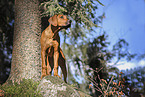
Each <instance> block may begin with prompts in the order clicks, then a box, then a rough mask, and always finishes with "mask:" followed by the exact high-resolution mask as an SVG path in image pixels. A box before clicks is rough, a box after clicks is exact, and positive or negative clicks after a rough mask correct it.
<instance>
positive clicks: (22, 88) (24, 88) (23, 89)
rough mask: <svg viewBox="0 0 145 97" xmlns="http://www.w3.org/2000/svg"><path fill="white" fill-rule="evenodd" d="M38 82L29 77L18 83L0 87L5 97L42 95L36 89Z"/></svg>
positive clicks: (35, 96) (34, 96)
mask: <svg viewBox="0 0 145 97" xmlns="http://www.w3.org/2000/svg"><path fill="white" fill-rule="evenodd" d="M38 85H39V82H34V81H32V80H31V79H28V80H27V79H23V80H22V81H21V82H20V84H18V83H15V84H10V85H7V84H6V85H3V86H0V88H1V89H2V90H3V91H4V93H5V94H4V95H5V97H20V96H21V97H42V96H41V95H40V94H39V91H37V86H38Z"/></svg>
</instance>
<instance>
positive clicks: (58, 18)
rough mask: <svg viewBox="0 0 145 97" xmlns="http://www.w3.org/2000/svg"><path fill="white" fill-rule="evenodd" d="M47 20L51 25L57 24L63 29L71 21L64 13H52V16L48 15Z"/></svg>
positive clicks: (68, 25)
mask: <svg viewBox="0 0 145 97" xmlns="http://www.w3.org/2000/svg"><path fill="white" fill-rule="evenodd" d="M48 21H49V23H50V24H52V25H53V26H59V27H62V28H65V29H67V28H68V27H70V26H71V22H72V21H71V20H69V19H68V18H67V16H65V15H54V16H53V17H50V18H49V20H48Z"/></svg>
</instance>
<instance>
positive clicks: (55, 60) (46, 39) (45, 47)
mask: <svg viewBox="0 0 145 97" xmlns="http://www.w3.org/2000/svg"><path fill="white" fill-rule="evenodd" d="M48 21H49V23H50V24H49V26H48V27H47V28H46V29H45V30H44V31H43V32H42V35H41V40H40V42H41V58H42V76H41V79H42V78H43V77H44V76H46V75H51V71H52V69H53V67H54V76H58V65H59V66H60V67H61V69H62V73H63V76H64V81H65V82H66V77H67V71H66V65H65V57H64V54H63V52H62V50H61V48H60V37H59V34H58V32H59V31H60V30H61V29H67V28H68V27H70V25H71V21H70V20H68V19H67V17H66V16H65V15H54V16H53V17H50V19H49V20H48ZM46 56H47V66H46V64H45V59H46ZM58 77H59V76H58Z"/></svg>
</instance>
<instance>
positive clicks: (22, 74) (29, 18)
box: [7, 0, 41, 83]
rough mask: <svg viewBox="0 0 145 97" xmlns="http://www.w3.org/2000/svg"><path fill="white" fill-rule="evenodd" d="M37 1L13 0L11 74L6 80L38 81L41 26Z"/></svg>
mask: <svg viewBox="0 0 145 97" xmlns="http://www.w3.org/2000/svg"><path fill="white" fill-rule="evenodd" d="M39 15H40V14H39V2H38V0H15V25H14V41H13V52H12V64H11V73H10V76H9V78H8V80H7V82H8V83H9V81H12V82H18V83H19V82H20V81H21V80H22V79H23V78H24V79H34V80H35V81H37V80H40V73H41V59H40V36H41V26H40V23H41V21H40V17H39Z"/></svg>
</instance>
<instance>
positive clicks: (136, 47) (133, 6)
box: [99, 0, 145, 69]
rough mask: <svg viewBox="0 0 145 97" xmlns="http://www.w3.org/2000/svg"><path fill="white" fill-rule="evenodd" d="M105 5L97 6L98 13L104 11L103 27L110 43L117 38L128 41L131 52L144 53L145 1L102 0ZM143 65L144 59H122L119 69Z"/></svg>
mask: <svg viewBox="0 0 145 97" xmlns="http://www.w3.org/2000/svg"><path fill="white" fill-rule="evenodd" d="M102 3H103V4H104V5H105V7H101V6H99V10H100V11H99V13H101V12H105V15H106V18H105V19H104V21H103V29H104V30H105V31H106V32H107V34H108V35H109V41H111V45H113V44H115V43H116V42H117V40H118V39H119V38H124V39H125V40H126V41H127V42H128V43H129V51H130V52H131V53H137V54H143V53H145V1H144V0H104V1H102ZM136 66H145V60H139V61H138V60H136V59H134V60H132V61H131V62H126V61H125V60H122V61H121V62H119V65H118V66H117V67H118V68H119V69H130V68H134V67H136Z"/></svg>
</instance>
